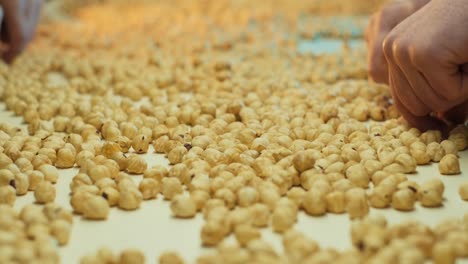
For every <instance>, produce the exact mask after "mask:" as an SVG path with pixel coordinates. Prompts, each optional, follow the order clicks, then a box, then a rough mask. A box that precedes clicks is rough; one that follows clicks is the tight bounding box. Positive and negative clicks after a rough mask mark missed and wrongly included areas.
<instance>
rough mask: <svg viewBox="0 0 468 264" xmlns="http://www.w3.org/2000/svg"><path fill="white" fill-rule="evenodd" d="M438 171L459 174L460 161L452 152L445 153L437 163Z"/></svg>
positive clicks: (446, 173) (444, 173) (445, 173)
mask: <svg viewBox="0 0 468 264" xmlns="http://www.w3.org/2000/svg"><path fill="white" fill-rule="evenodd" d="M439 172H440V173H441V174H443V175H453V174H460V163H459V161H458V158H457V156H455V155H454V154H448V155H445V156H444V157H443V158H442V159H441V160H440V163H439Z"/></svg>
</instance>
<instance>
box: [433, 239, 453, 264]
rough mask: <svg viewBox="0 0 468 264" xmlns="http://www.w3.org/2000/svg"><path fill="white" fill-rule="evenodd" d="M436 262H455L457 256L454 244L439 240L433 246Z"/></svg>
mask: <svg viewBox="0 0 468 264" xmlns="http://www.w3.org/2000/svg"><path fill="white" fill-rule="evenodd" d="M432 258H433V260H434V264H451V263H455V260H456V256H455V251H454V249H453V247H452V245H451V244H450V243H448V242H438V243H436V244H435V245H434V247H433V248H432Z"/></svg>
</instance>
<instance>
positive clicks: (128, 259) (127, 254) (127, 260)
mask: <svg viewBox="0 0 468 264" xmlns="http://www.w3.org/2000/svg"><path fill="white" fill-rule="evenodd" d="M144 263H145V255H144V254H143V252H141V251H140V250H138V249H126V250H124V251H122V252H121V253H120V257H119V264H144Z"/></svg>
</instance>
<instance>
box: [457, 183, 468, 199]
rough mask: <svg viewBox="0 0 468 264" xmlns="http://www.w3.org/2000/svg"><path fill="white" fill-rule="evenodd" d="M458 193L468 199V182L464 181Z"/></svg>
mask: <svg viewBox="0 0 468 264" xmlns="http://www.w3.org/2000/svg"><path fill="white" fill-rule="evenodd" d="M458 194H460V197H461V198H462V199H463V200H465V201H468V182H465V183H462V184H461V185H460V187H459V188H458Z"/></svg>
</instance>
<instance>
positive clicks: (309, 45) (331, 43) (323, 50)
mask: <svg viewBox="0 0 468 264" xmlns="http://www.w3.org/2000/svg"><path fill="white" fill-rule="evenodd" d="M348 42H349V47H350V48H351V49H355V48H360V47H364V41H362V40H359V39H353V40H349V41H348ZM342 46H343V40H340V39H332V38H314V39H312V40H301V41H299V44H298V50H299V52H301V53H313V54H317V55H319V54H329V53H337V52H339V51H340V50H341V47H342Z"/></svg>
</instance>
